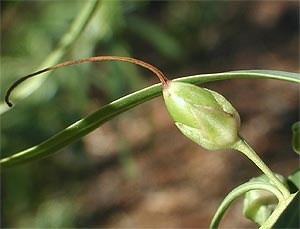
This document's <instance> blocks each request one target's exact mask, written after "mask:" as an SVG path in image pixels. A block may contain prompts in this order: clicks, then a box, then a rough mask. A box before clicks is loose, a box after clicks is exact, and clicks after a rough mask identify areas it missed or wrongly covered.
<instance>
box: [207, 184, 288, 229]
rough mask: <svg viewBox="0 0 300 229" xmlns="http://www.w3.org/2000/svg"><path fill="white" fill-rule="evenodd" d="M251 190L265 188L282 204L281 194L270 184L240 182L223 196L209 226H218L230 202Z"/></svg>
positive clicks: (283, 201)
mask: <svg viewBox="0 0 300 229" xmlns="http://www.w3.org/2000/svg"><path fill="white" fill-rule="evenodd" d="M251 190H266V191H269V192H271V193H273V194H274V195H275V196H276V198H277V199H278V202H279V204H278V205H280V206H281V205H283V203H285V200H284V198H283V196H282V194H281V192H280V191H279V190H278V189H277V188H276V187H274V186H273V185H271V184H268V183H264V182H254V181H250V182H247V183H245V184H242V185H240V186H238V187H236V188H235V189H233V190H232V191H231V192H230V193H228V195H227V196H226V197H225V198H224V200H223V201H222V203H221V204H220V206H219V207H218V209H217V211H216V213H215V215H214V217H213V219H212V220H211V223H210V226H209V228H218V226H219V224H220V222H221V219H222V217H223V215H224V214H225V212H226V210H227V209H228V208H229V207H230V206H231V204H232V203H233V202H234V201H235V200H236V199H237V198H238V197H240V196H241V195H244V194H245V193H246V192H249V191H251Z"/></svg>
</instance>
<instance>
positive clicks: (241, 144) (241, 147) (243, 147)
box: [233, 136, 291, 199]
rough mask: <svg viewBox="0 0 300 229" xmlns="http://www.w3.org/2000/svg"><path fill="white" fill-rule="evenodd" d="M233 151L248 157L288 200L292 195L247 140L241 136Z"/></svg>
mask: <svg viewBox="0 0 300 229" xmlns="http://www.w3.org/2000/svg"><path fill="white" fill-rule="evenodd" d="M233 149H235V150H238V151H240V152H241V153H243V154H244V155H245V156H247V157H248V158H249V159H250V160H251V161H252V162H253V163H254V164H255V165H256V166H257V167H258V168H259V169H260V170H261V171H262V172H263V173H264V174H265V175H266V176H267V177H268V178H269V179H270V180H271V181H272V182H273V184H274V185H275V186H276V187H277V188H278V190H279V191H280V192H281V193H282V195H283V197H284V198H285V199H287V198H288V197H289V196H290V195H291V194H290V192H289V191H288V189H287V188H286V187H285V186H284V185H283V184H282V183H281V181H280V180H279V179H278V178H277V177H276V176H275V174H274V173H273V172H272V171H271V170H270V169H269V167H268V166H267V165H266V164H265V163H264V162H263V160H262V159H261V158H260V157H259V156H258V155H257V154H256V152H255V151H254V150H253V149H252V148H251V146H250V145H249V144H248V143H247V142H246V140H245V139H244V138H243V137H241V136H240V140H238V141H237V142H236V143H235V145H234V146H233Z"/></svg>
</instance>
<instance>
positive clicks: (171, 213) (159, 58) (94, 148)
mask: <svg viewBox="0 0 300 229" xmlns="http://www.w3.org/2000/svg"><path fill="white" fill-rule="evenodd" d="M84 2H85V1H67V0H64V1H2V2H1V101H3V97H4V93H5V90H6V89H7V87H8V86H9V85H10V84H11V83H12V82H13V81H14V80H16V79H17V78H19V77H20V76H23V75H26V74H28V73H30V72H32V71H34V70H36V68H37V66H39V65H40V64H41V63H42V62H43V61H44V60H45V59H46V58H47V56H48V55H50V54H51V52H52V51H53V50H54V49H55V48H56V47H57V44H58V42H59V40H60V39H61V37H62V36H63V35H64V34H65V32H66V31H68V29H69V27H70V26H71V24H72V22H73V20H74V19H75V18H76V16H77V15H78V13H79V12H80V10H81V9H82V7H83V5H84ZM298 18H299V3H298V2H292V1H277V2H272V3H271V2H218V1H200V2H197V1H196V2H194V1H193V2H190V1H186V2H184V1H169V2H168V1H167V2H166V1H100V2H99V5H98V6H97V9H96V10H95V11H94V13H93V15H92V17H91V19H90V21H89V23H88V25H87V26H86V28H85V29H84V30H83V31H82V33H81V35H80V36H79V38H78V39H77V40H76V41H75V42H74V43H73V45H72V46H71V47H70V48H69V49H68V50H67V51H66V53H65V55H64V57H63V59H62V60H70V59H78V58H82V57H87V56H94V55H119V56H132V57H135V58H139V59H141V60H145V61H147V62H149V63H152V64H153V65H155V66H157V67H159V68H160V69H161V70H162V71H163V72H164V73H165V74H166V75H167V76H170V77H171V78H173V77H176V76H183V75H191V74H197V73H205V72H219V71H227V70H236V69H259V68H264V69H266V68H268V69H276V70H286V71H298V70H299V66H298V63H299V59H298V47H299V46H298V45H299V44H298V42H299V20H298ZM154 82H157V79H156V78H155V77H153V76H152V75H151V73H149V72H148V71H144V70H143V69H140V68H138V67H136V66H134V65H131V64H127V63H117V62H109V63H96V64H95V63H94V64H81V65H78V66H73V67H68V68H65V69H60V70H56V71H53V72H52V73H51V75H49V77H48V78H47V80H46V82H45V83H44V84H43V85H42V86H41V87H40V88H39V89H38V90H37V91H36V92H35V93H33V94H32V95H31V96H29V97H27V98H26V99H24V100H22V101H19V102H18V103H17V104H16V106H15V107H14V108H13V109H11V110H9V111H7V112H5V113H4V114H2V116H1V157H4V156H8V155H10V154H13V153H15V152H18V151H19V150H22V149H25V148H28V147H30V146H32V145H35V144H37V143H39V142H41V141H42V140H45V139H46V138H48V137H49V136H51V135H52V134H54V133H56V132H58V131H59V130H61V129H63V128H64V127H66V126H68V125H69V124H71V123H73V122H74V121H76V120H78V119H80V118H81V117H83V116H84V115H86V114H88V113H90V112H91V111H93V110H95V109H96V108H97V107H99V106H102V105H104V104H107V103H108V102H110V101H112V100H114V99H116V98H119V97H121V96H123V95H126V94H128V93H129V92H132V91H134V90H137V89H140V88H142V87H144V86H145V85H150V84H151V83H154ZM245 82H246V83H245V84H239V83H235V84H234V83H233V84H232V87H230V85H229V86H228V83H226V82H219V83H216V84H208V86H211V87H214V88H215V89H216V88H219V90H221V91H223V92H227V93H228V94H229V97H231V98H232V100H233V102H235V103H239V102H240V106H238V107H239V108H240V109H241V114H242V120H243V118H244V121H245V123H246V124H245V126H246V129H245V133H247V132H249V134H250V139H252V140H253V141H255V142H257V145H258V148H260V149H262V150H263V151H265V152H267V153H268V152H271V151H272V150H274V149H275V148H277V149H275V150H277V151H278V152H279V151H282V150H286V149H287V146H288V143H290V141H289V138H288V132H286V129H288V130H289V129H290V126H289V125H290V124H291V123H293V122H294V121H295V118H297V115H298V113H297V110H298V109H297V107H295V106H297V105H295V104H297V99H296V98H295V97H296V96H297V91H298V89H297V88H296V87H294V86H290V85H288V86H289V87H291V89H288V90H286V89H282V87H281V84H280V85H278V84H276V83H275V84H272V83H268V82H267V81H261V82H263V84H260V83H259V84H256V83H254V82H253V81H245ZM255 89H258V91H259V93H262V92H261V91H262V90H265V91H266V93H267V94H268V93H269V96H270V97H272V96H273V99H274V100H272V98H269V99H266V101H265V104H260V105H257V104H255V105H253V103H251V100H255V96H257V91H255ZM252 90H253V93H252V94H251V91H252ZM237 91H240V92H239V94H238V92H237ZM242 92H243V93H242ZM230 93H231V94H230ZM276 93H277V94H276ZM249 95H250V96H252V97H247V96H249ZM259 95H261V96H263V95H262V94H259ZM281 97H283V98H282V101H284V103H282V104H281V103H280V102H278V99H279V98H281ZM276 98H277V99H276ZM256 99H257V98H256ZM278 103H280V104H278ZM266 105H267V106H269V108H268V109H269V111H270V113H272V112H273V113H275V117H276V118H277V119H274V122H275V121H276V122H281V124H277V125H276V126H275V127H270V126H268V125H267V126H266V128H269V129H268V130H269V132H271V130H276V131H282V132H283V134H284V137H282V136H272V135H267V133H268V131H267V132H266V133H265V132H263V130H261V131H262V132H259V131H260V129H259V128H258V129H256V131H253V132H251V127H252V128H254V129H255V128H256V126H257V125H259V124H258V123H261V122H264V121H266V120H270V119H269V118H268V117H269V116H268V115H270V114H269V113H266V116H263V115H258V114H260V113H259V112H263V111H264V110H265V106H266ZM276 112H277V113H276ZM251 115H252V116H251ZM251 117H258V118H261V120H259V119H251ZM278 119H280V120H278ZM247 121H249V122H248V126H247ZM271 121H273V120H271ZM257 122H258V123H257ZM270 125H271V124H270ZM285 127H286V129H284V128H285ZM247 128H248V129H247ZM255 132H258V137H255V135H254V134H255ZM251 133H253V136H251ZM256 134H257V133H256ZM259 134H260V135H259ZM167 137H168V138H169V139H172V138H174V139H175V140H173V141H172V140H166V138H167ZM260 137H261V138H262V137H264V138H265V137H274V139H277V140H278V139H280V140H278V143H276V144H275V146H276V147H275V146H273V148H272V146H270V143H269V142H270V141H272V140H271V139H261V140H257V139H258V138H260ZM260 141H261V142H264V144H262V143H261V142H260ZM280 141H282V143H281V144H280V143H279V142H280ZM285 141H286V142H288V143H285ZM188 144H191V143H188V142H187V141H185V140H184V139H183V138H180V137H179V134H178V132H177V131H176V130H175V128H173V126H172V123H171V121H170V120H169V119H168V116H167V113H166V110H165V108H164V107H163V106H162V104H161V103H159V102H158V100H155V101H154V102H153V103H147V104H145V105H143V106H142V107H141V108H139V109H134V110H133V111H130V112H126V113H125V114H123V115H122V116H120V117H119V118H117V119H115V120H113V121H112V122H109V123H108V124H105V125H104V126H103V127H102V128H100V129H99V130H97V131H95V133H94V134H91V135H89V136H87V137H85V138H84V139H83V140H82V141H80V142H78V143H76V144H74V145H71V146H70V147H68V148H66V149H64V150H63V151H62V152H59V153H58V154H57V155H55V156H53V157H50V158H47V159H44V160H41V161H38V162H34V163H29V164H25V165H22V166H19V167H15V168H11V169H9V170H6V171H3V172H2V174H1V175H2V179H1V226H2V227H6V228H10V227H15V228H17V227H30V228H33V227H36V228H42V227H43V228H50V227H54V228H63V227H142V226H150V227H155V226H156V227H181V226H182V227H192V226H193V227H207V226H208V222H209V220H210V218H211V216H212V214H213V212H214V208H215V207H214V206H216V205H217V204H218V201H219V199H217V200H212V202H216V205H214V206H212V207H207V208H206V210H207V211H206V212H205V211H203V212H202V211H201V203H202V204H203V202H202V199H201V198H202V197H200V196H201V195H202V196H203V198H204V197H206V198H208V197H207V195H208V194H204V191H205V189H209V190H211V192H212V193H214V194H215V195H220V198H221V197H222V195H223V193H218V192H217V191H213V190H215V189H213V188H211V189H210V185H212V184H213V183H210V182H209V180H207V179H205V178H204V177H201V176H210V180H213V182H216V183H218V182H220V183H221V182H226V180H225V181H222V179H221V181H218V177H217V175H218V174H217V173H216V172H215V174H210V171H208V169H209V168H210V167H209V166H208V165H209V163H208V164H207V167H205V166H203V165H201V164H193V163H192V162H193V161H195V162H199V163H200V162H202V161H203V160H204V159H205V158H204V159H203V158H202V159H201V160H200V158H199V161H198V160H197V159H196V158H197V157H198V156H197V155H199V154H207V152H205V151H201V152H195V151H197V150H198V148H196V147H188V146H187V145H188ZM187 149H188V150H187ZM260 149H258V151H259V150H260ZM185 150H186V151H189V154H188V153H186V152H185V153H182V154H181V155H178V154H180V153H179V152H183V151H185ZM175 152H176V155H175ZM273 153H274V154H275V153H276V152H274V151H272V154H271V153H270V154H267V158H268V157H269V158H273V157H274V158H275V159H274V161H275V162H274V163H275V165H276V163H277V161H276V158H277V157H276V156H273ZM157 154H160V155H159V156H158V155H157ZM195 154H197V155H195ZM209 154H211V152H209ZM182 155H185V157H184V158H181V157H182ZM187 155H188V156H187ZM218 156H220V154H217V153H215V155H214V157H218ZM204 157H205V156H204ZM206 157H209V156H206ZM206 159H207V160H209V161H211V160H214V158H213V157H212V158H206ZM277 159H278V158H277ZM218 160H219V161H218V162H217V163H220V164H223V163H222V162H223V161H222V159H218ZM224 160H225V161H226V159H224ZM237 160H238V159H237ZM240 160H241V159H240ZM286 160H287V161H288V159H286ZM272 162H273V161H272ZM184 164H186V165H187V166H186V167H181V166H183V165H184ZM229 164H232V163H227V165H228V166H229ZM210 166H214V164H210ZM199 167H201V168H202V169H201V168H200V169H199ZM250 167H251V166H250ZM196 168H198V169H196ZM204 168H207V169H204ZM225 169H226V168H225ZM226 171H228V174H227V176H228V177H229V178H227V179H230V177H233V178H236V179H240V181H243V180H244V181H245V180H247V179H248V177H247V178H245V176H248V175H249V173H246V171H245V172H243V171H242V172H240V173H236V172H235V171H234V170H230V168H229V167H228V168H227V170H226ZM254 171H255V170H254ZM250 172H253V171H251V169H250ZM220 173H221V172H220ZM283 173H284V171H283ZM253 176H254V175H253ZM198 177H200V179H198ZM233 178H232V179H233ZM193 179H195V180H198V182H199V183H200V184H198V183H195V182H196V181H194V180H193ZM230 182H233V181H230ZM233 183H234V182H233ZM202 185H203V187H202ZM214 186H216V184H214ZM224 186H225V187H226V184H220V187H224ZM193 187H194V188H193ZM205 187H206V188H205ZM216 187H217V186H216ZM230 189H231V186H228V188H225V190H222V191H224V192H226V190H230ZM195 190H196V191H195ZM149 193H150V194H151V195H148V194H149ZM223 196H224V195H223ZM171 197H172V198H171ZM173 197H174V198H173ZM218 197H219V196H218ZM189 198H191V199H194V200H195V199H197V200H195V201H194V202H193V201H192V202H191V201H189ZM198 198H199V199H198ZM155 201H156V202H155ZM175 202H176V203H177V205H176V203H175ZM178 203H182V204H183V205H182V206H180V204H179V206H178ZM194 203H198V204H196V205H197V206H196V205H195V204H194ZM160 204H161V205H160ZM206 204H207V203H206ZM157 206H162V208H159V207H158V208H157ZM174 206H175V207H174ZM202 207H203V206H202ZM202 210H203V209H202ZM155 211H156V212H158V213H159V214H158V215H156V214H154V213H153V212H155ZM143 214H144V215H143ZM235 222H239V221H235ZM243 223H244V224H243V225H246V226H247V225H249V224H247V223H245V222H243ZM252 226H253V225H252Z"/></svg>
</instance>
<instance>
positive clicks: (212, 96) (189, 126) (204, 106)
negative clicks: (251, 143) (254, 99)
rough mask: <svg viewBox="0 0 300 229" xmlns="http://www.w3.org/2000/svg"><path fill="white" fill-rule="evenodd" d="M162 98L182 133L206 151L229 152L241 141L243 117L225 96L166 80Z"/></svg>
mask: <svg viewBox="0 0 300 229" xmlns="http://www.w3.org/2000/svg"><path fill="white" fill-rule="evenodd" d="M163 97H164V100H165V104H166V106H167V109H168V112H169V114H170V116H171V117H172V119H173V120H174V122H175V124H176V126H177V127H178V128H179V130H180V131H181V132H182V133H183V134H184V135H185V136H186V137H188V138H189V139H191V140H192V141H194V142H196V143H197V144H199V145H201V146H202V147H204V148H205V149H208V150H218V149H230V148H232V145H233V144H234V143H236V142H237V141H238V140H239V136H238V132H239V128H240V116H239V114H238V112H237V111H236V110H235V109H234V107H233V106H232V105H231V104H230V103H229V102H228V101H227V100H226V99H225V98H224V97H223V96H222V95H220V94H218V93H216V92H214V91H211V90H208V89H205V88H201V87H197V86H195V85H192V84H188V83H181V82H174V81H167V83H166V84H165V85H163Z"/></svg>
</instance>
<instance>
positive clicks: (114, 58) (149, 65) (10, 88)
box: [5, 56, 168, 107]
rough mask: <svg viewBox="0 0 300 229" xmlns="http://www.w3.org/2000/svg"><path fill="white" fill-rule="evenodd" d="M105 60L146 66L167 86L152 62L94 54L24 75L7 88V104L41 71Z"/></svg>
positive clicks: (10, 104) (162, 75)
mask: <svg viewBox="0 0 300 229" xmlns="http://www.w3.org/2000/svg"><path fill="white" fill-rule="evenodd" d="M103 60H118V61H125V62H130V63H133V64H136V65H139V66H142V67H144V68H147V69H149V70H150V71H152V72H153V73H154V74H155V75H156V76H157V77H158V78H159V80H160V81H161V83H162V84H163V86H165V85H166V84H167V81H168V79H167V78H166V77H165V76H164V74H163V73H162V72H161V71H160V70H159V69H158V68H156V67H154V66H153V65H151V64H148V63H146V62H144V61H141V60H138V59H135V58H131V57H122V56H94V57H87V58H83V59H79V60H71V61H67V62H63V63H60V64H56V65H54V66H52V67H48V68H45V69H42V70H40V71H37V72H34V73H31V74H29V75H26V76H23V77H21V78H20V79H18V80H17V81H15V82H14V83H13V84H12V85H11V86H10V87H9V89H8V90H7V92H6V95H5V102H6V103H7V105H8V106H9V107H12V106H13V104H12V103H11V102H10V100H9V97H10V94H11V92H12V91H13V90H14V89H15V88H16V87H17V86H18V85H19V84H21V83H22V82H23V81H25V80H27V79H29V78H32V77H34V76H36V75H39V74H41V73H44V72H47V71H50V70H53V69H56V68H61V67H65V66H68V65H73V64H79V63H83V62H96V61H103Z"/></svg>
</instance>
